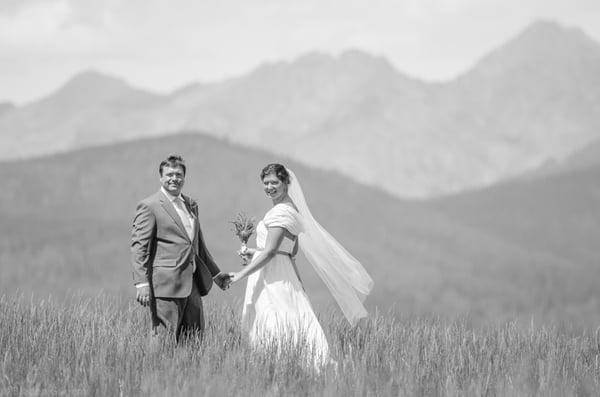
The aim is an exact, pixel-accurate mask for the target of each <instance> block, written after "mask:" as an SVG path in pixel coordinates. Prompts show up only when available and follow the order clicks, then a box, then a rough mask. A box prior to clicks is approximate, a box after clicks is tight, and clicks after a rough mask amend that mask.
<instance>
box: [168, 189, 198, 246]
mask: <svg viewBox="0 0 600 397" xmlns="http://www.w3.org/2000/svg"><path fill="white" fill-rule="evenodd" d="M173 204H175V207H176V208H177V209H178V210H179V211H178V212H179V217H180V218H181V223H183V227H184V228H185V231H186V232H187V235H188V237H189V238H190V240H192V241H193V240H194V225H192V221H191V219H190V215H189V213H188V211H187V210H186V209H185V205H184V202H183V200H182V199H181V198H176V199H175V200H173Z"/></svg>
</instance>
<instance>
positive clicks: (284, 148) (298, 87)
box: [0, 21, 600, 198]
mask: <svg viewBox="0 0 600 397" xmlns="http://www.w3.org/2000/svg"><path fill="white" fill-rule="evenodd" d="M598 70H600V45H599V44H598V43H597V42H595V41H594V40H592V39H591V38H589V37H588V36H587V35H586V34H585V33H584V32H582V31H581V30H579V29H573V28H566V27H563V26H561V25H559V24H558V23H555V22H549V21H538V22H535V23H533V24H532V25H530V26H529V27H527V28H526V29H525V30H523V31H522V32H521V33H519V34H518V35H516V37H514V38H513V39H511V40H509V41H508V42H507V43H506V44H504V45H502V46H501V47H499V48H497V49H495V50H494V51H492V52H491V53H489V54H488V55H487V56H485V57H484V58H483V59H481V60H480V61H479V62H478V63H477V64H476V65H474V67H473V68H471V69H470V70H469V71H467V72H466V73H464V74H462V75H460V76H458V77H457V78H455V79H453V80H451V81H448V82H444V83H428V82H424V81H419V80H416V79H414V78H411V77H409V76H406V75H404V74H402V73H401V72H398V71H397V70H396V69H395V68H394V67H393V66H392V65H391V64H390V63H389V62H388V61H387V60H386V59H384V58H382V57H377V56H373V55H370V54H367V53H365V52H362V51H358V50H351V51H347V52H345V53H343V54H341V55H339V56H335V57H334V56H330V55H325V54H321V53H310V54H306V55H304V56H302V57H300V58H298V59H297V60H295V61H293V62H275V63H270V64H266V65H263V66H261V67H259V68H257V69H256V70H254V71H252V72H250V73H248V74H247V75H244V76H240V77H238V78H234V79H230V80H227V81H223V82H219V83H211V84H197V83H196V84H190V85H189V86H187V87H184V88H182V89H180V90H177V91H176V92H173V93H171V94H169V95H158V94H153V93H148V92H144V91H143V90H140V89H136V88H133V87H131V86H129V85H128V84H127V83H126V82H125V81H123V80H121V79H118V78H115V77H111V76H107V75H104V74H102V73H99V72H94V71H88V72H84V73H82V74H79V75H77V76H76V77H74V78H73V79H72V80H71V81H69V82H68V83H67V84H66V85H65V86H63V87H61V88H60V89H59V90H58V91H56V92H54V93H52V94H51V95H49V96H47V97H45V98H43V99H41V100H39V101H36V102H34V103H31V104H28V105H24V106H19V107H8V108H3V109H0V159H4V160H9V159H19V158H21V159H22V158H29V157H32V156H40V155H45V154H51V153H57V152H66V151H70V150H73V149H77V148H84V147H90V146H95V145H101V144H109V143H113V142H119V141H128V140H133V139H137V138H141V137H153V136H159V135H172V134H179V133H182V132H194V133H199V134H204V135H211V136H214V137H218V138H223V139H226V140H228V141H230V142H233V143H238V144H242V145H244V146H247V147H253V148H257V149H262V150H266V151H268V152H270V153H272V154H273V155H276V156H283V157H286V158H291V159H293V160H295V161H297V162H298V163H300V164H304V165H306V166H309V167H312V168H318V169H322V170H330V171H334V172H337V173H339V174H341V175H345V176H346V177H349V178H351V179H353V180H355V181H358V182H360V183H362V184H366V185H370V186H373V187H376V188H378V189H381V190H384V191H386V192H388V193H391V194H392V195H394V196H396V197H406V198H427V197H439V196H443V195H448V194H451V193H458V192H462V191H465V190H469V189H477V188H481V187H484V186H489V185H493V184H495V183H497V182H501V181H506V180H508V179H511V178H515V177H518V176H520V175H524V174H527V173H530V172H534V171H535V170H536V169H537V168H539V167H542V166H544V165H546V164H549V163H552V162H559V163H560V162H562V161H564V160H565V159H566V158H568V157H569V156H570V155H571V154H573V153H574V152H576V151H578V150H581V149H582V148H584V147H586V146H587V145H588V144H590V143H591V142H593V141H595V140H598V139H600V74H599V73H598Z"/></svg>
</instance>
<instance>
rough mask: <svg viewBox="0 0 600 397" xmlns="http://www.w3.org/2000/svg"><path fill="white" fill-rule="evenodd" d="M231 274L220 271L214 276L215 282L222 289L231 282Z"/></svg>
mask: <svg viewBox="0 0 600 397" xmlns="http://www.w3.org/2000/svg"><path fill="white" fill-rule="evenodd" d="M230 279H231V276H230V275H229V274H227V273H221V274H219V275H217V276H215V284H217V285H218V286H219V288H221V289H222V290H223V291H225V290H226V289H227V288H229V284H231V280H230Z"/></svg>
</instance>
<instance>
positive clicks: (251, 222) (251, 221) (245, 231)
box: [231, 212, 256, 254]
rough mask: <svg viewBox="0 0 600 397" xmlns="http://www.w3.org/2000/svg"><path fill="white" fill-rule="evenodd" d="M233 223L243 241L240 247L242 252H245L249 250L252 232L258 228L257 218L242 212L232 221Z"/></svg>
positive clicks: (235, 231)
mask: <svg viewBox="0 0 600 397" xmlns="http://www.w3.org/2000/svg"><path fill="white" fill-rule="evenodd" d="M231 223H233V227H234V229H233V232H234V233H235V235H236V236H238V238H239V239H240V241H241V242H242V245H241V247H240V253H242V254H245V253H246V251H248V247H247V245H246V244H248V239H249V238H250V236H252V233H254V231H255V230H256V219H255V218H252V217H248V216H246V214H245V213H243V212H240V213H238V214H237V216H236V218H235V219H234V220H233V221H231Z"/></svg>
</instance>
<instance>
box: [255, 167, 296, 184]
mask: <svg viewBox="0 0 600 397" xmlns="http://www.w3.org/2000/svg"><path fill="white" fill-rule="evenodd" d="M270 174H273V175H275V176H276V177H277V179H279V180H280V181H281V182H283V183H285V184H286V185H289V184H290V174H289V173H288V172H287V170H286V169H285V167H284V166H283V165H281V164H277V163H273V164H269V165H267V166H266V167H265V168H263V169H262V171H261V172H260V180H261V181H262V180H263V179H265V177H266V176H267V175H270Z"/></svg>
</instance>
